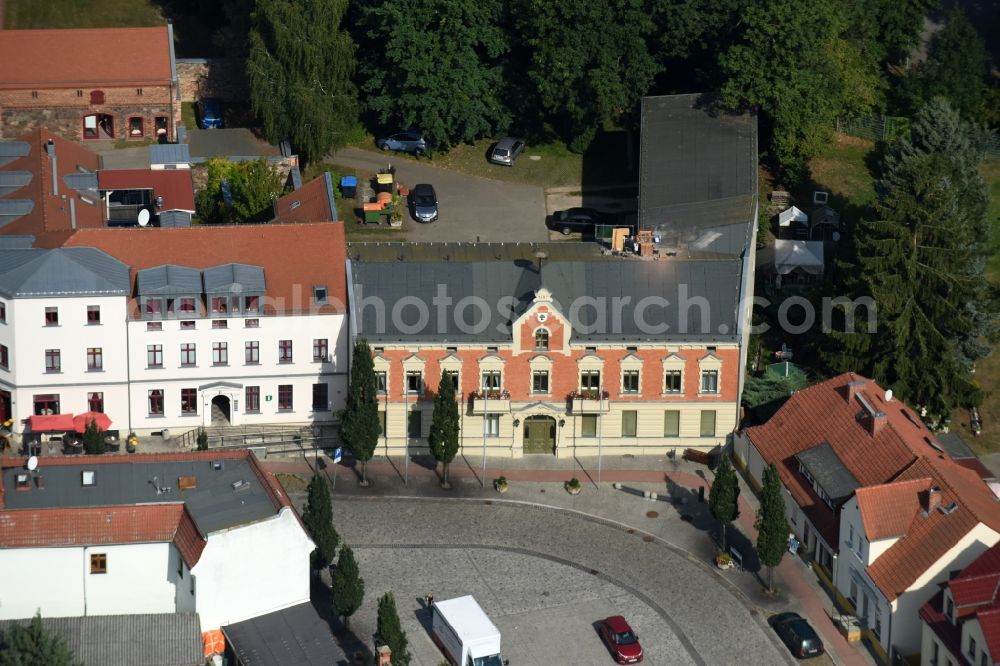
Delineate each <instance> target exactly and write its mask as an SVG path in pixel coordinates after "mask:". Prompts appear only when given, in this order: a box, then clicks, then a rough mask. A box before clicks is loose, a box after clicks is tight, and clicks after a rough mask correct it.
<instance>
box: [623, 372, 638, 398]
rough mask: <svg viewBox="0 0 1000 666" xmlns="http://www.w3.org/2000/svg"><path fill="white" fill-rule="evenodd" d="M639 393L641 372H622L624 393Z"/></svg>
mask: <svg viewBox="0 0 1000 666" xmlns="http://www.w3.org/2000/svg"><path fill="white" fill-rule="evenodd" d="M638 392H639V371H638V370H622V393H638Z"/></svg>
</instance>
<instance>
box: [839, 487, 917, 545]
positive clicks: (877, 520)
mask: <svg viewBox="0 0 1000 666" xmlns="http://www.w3.org/2000/svg"><path fill="white" fill-rule="evenodd" d="M931 485H932V482H931V480H930V478H924V479H913V480H911V481H898V482H896V483H889V484H885V485H881V486H869V487H867V488H858V489H857V490H856V491H855V493H854V494H855V496H856V497H857V498H858V509H859V510H860V512H861V522H862V524H863V525H864V528H865V535H866V536H867V537H868V539H869V540H871V541H877V540H879V539H887V538H890V537H899V536H903V535H904V534H906V528H908V527H909V526H910V522H911V521H912V520H913V515H914V513H916V511H917V509H919V508H920V493H921V492H923V491H926V490H927V489H928V488H930V487H931Z"/></svg>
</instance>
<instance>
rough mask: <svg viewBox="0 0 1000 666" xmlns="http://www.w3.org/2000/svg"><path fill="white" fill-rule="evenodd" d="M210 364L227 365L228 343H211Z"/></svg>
mask: <svg viewBox="0 0 1000 666" xmlns="http://www.w3.org/2000/svg"><path fill="white" fill-rule="evenodd" d="M212 365H229V343H228V342H213V343H212Z"/></svg>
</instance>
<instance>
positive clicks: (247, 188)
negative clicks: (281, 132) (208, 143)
mask: <svg viewBox="0 0 1000 666" xmlns="http://www.w3.org/2000/svg"><path fill="white" fill-rule="evenodd" d="M284 189H285V187H284V183H283V181H282V178H281V174H280V173H279V172H278V170H277V169H276V168H274V167H273V166H271V165H270V164H268V162H267V160H266V159H264V158H261V159H259V160H246V161H243V162H230V161H229V160H227V159H225V158H223V157H214V158H212V159H211V160H209V162H208V180H207V181H206V183H205V188H204V189H203V190H201V191H200V192H198V194H197V196H196V197H195V206H196V208H197V211H198V217H199V218H200V219H201V221H202V222H203V223H204V224H242V223H253V222H266V221H268V220H270V219H271V218H272V217H273V216H274V200H275V199H277V198H278V197H280V196H281V195H282V193H283V192H284ZM227 191H228V195H227Z"/></svg>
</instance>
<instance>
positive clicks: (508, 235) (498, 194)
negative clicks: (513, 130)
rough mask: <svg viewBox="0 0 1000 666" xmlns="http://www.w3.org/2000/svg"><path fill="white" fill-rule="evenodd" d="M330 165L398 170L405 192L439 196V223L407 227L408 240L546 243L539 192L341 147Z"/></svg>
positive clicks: (397, 174)
mask: <svg viewBox="0 0 1000 666" xmlns="http://www.w3.org/2000/svg"><path fill="white" fill-rule="evenodd" d="M327 159H328V161H330V162H333V163H335V164H342V165H344V166H347V167H351V168H354V169H363V170H365V171H370V172H372V173H375V172H377V171H378V170H379V169H384V168H386V167H387V166H388V165H389V164H392V165H394V166H395V167H396V180H397V182H399V183H400V184H401V185H403V186H404V187H413V186H414V185H416V184H417V183H430V184H431V185H433V186H434V189H435V191H436V192H437V196H438V210H439V211H440V218H439V219H438V220H437V221H436V222H433V223H431V224H416V223H413V224H410V225H408V227H409V232H408V233H407V240H408V241H417V242H433V241H471V242H478V241H483V242H503V241H547V240H548V239H549V233H548V231H547V230H546V228H545V193H544V192H543V190H542V188H541V187H536V186H533V185H523V184H520V183H509V182H505V181H498V180H490V179H488V178H479V177H477V176H469V175H466V174H461V173H456V172H454V171H449V170H446V169H440V168H438V167H435V166H431V165H430V164H427V163H422V162H414V161H412V160H408V159H401V158H397V156H396V154H395V153H391V152H384V153H380V152H375V151H370V150H361V149H359V148H345V149H343V150H340V151H338V152H336V153H334V154H333V155H331V156H329V157H328V158H327Z"/></svg>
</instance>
